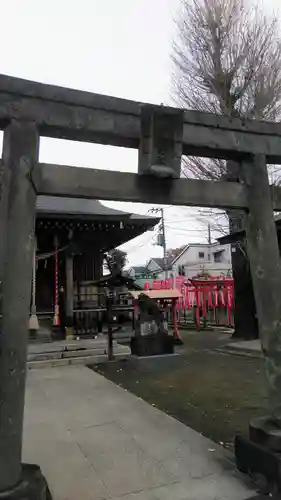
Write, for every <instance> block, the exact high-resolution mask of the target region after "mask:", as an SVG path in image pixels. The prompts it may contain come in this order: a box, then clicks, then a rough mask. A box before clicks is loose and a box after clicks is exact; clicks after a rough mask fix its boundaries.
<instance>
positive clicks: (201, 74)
mask: <svg viewBox="0 0 281 500" xmlns="http://www.w3.org/2000/svg"><path fill="white" fill-rule="evenodd" d="M177 28H178V36H177V38H176V40H175V42H174V44H173V55H172V57H173V62H174V75H173V84H174V85H173V86H174V97H175V99H176V100H177V102H178V104H180V105H182V106H183V107H185V108H188V109H196V110H198V111H209V112H212V113H219V114H225V115H228V116H238V117H240V116H243V117H246V118H250V119H260V120H264V119H265V120H274V121H275V120H277V119H279V118H280V115H281V43H280V42H281V40H280V37H279V31H278V18H277V16H274V15H272V16H266V15H265V14H263V13H262V12H261V10H260V8H259V7H258V6H255V7H253V6H251V5H250V4H249V2H247V1H246V0H182V6H181V10H180V13H179V16H178V19H177ZM226 169H227V166H226V163H225V162H224V161H221V160H215V161H214V160H203V159H201V158H188V159H186V161H185V162H184V175H186V176H195V177H197V178H198V177H199V178H209V179H214V180H217V179H219V178H220V177H221V176H222V175H225V174H226Z"/></svg>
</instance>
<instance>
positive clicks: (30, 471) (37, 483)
mask: <svg viewBox="0 0 281 500" xmlns="http://www.w3.org/2000/svg"><path fill="white" fill-rule="evenodd" d="M0 500H52V496H51V493H50V490H49V488H48V484H47V481H46V479H45V477H44V476H43V474H42V472H41V469H40V467H39V466H38V465H33V464H23V465H22V479H21V481H20V483H19V484H18V485H17V486H15V487H14V488H13V489H11V490H9V491H0Z"/></svg>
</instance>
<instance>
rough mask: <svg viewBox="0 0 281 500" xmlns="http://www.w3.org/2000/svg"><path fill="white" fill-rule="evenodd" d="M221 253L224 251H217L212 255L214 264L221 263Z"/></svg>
mask: <svg viewBox="0 0 281 500" xmlns="http://www.w3.org/2000/svg"><path fill="white" fill-rule="evenodd" d="M223 253H224V250H219V252H215V253H214V261H215V262H222V261H223Z"/></svg>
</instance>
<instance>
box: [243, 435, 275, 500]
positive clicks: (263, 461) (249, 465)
mask: <svg viewBox="0 0 281 500" xmlns="http://www.w3.org/2000/svg"><path fill="white" fill-rule="evenodd" d="M235 458H236V466H237V469H238V470H239V471H240V472H243V473H244V474H249V475H250V476H251V477H253V478H254V479H256V478H257V479H258V480H259V482H260V481H261V482H262V488H263V489H264V490H265V492H266V493H269V492H276V493H277V492H278V494H279V495H280V492H281V453H277V452H275V451H273V450H270V449H269V448H266V447H265V446H262V445H261V444H258V443H255V442H253V441H251V440H250V439H247V438H244V437H243V436H236V437H235ZM257 498H259V497H257ZM261 498H262V497H261ZM278 498H280V496H279V497H278Z"/></svg>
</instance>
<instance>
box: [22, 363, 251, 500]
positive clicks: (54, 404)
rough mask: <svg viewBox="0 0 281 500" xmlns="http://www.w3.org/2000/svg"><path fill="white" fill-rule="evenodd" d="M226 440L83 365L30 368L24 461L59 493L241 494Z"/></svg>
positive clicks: (125, 498) (95, 498) (59, 498)
mask: <svg viewBox="0 0 281 500" xmlns="http://www.w3.org/2000/svg"><path fill="white" fill-rule="evenodd" d="M225 453H226V452H224V451H223V450H222V449H221V448H220V447H218V446H216V445H215V444H214V443H212V442H211V441H209V440H207V439H205V438H203V437H202V436H201V435H200V434H198V433H196V432H194V431H192V430H191V429H189V428H187V427H186V426H184V425H183V424H181V423H179V422H177V421H176V420H174V419H172V418H170V417H168V416H167V415H165V414H164V413H162V412H160V411H158V410H157V409H155V408H153V407H152V406H150V405H148V404H147V403H145V402H144V401H142V400H141V399H139V398H137V397H135V396H134V395H132V394H130V393H128V392H126V391H125V390H123V389H121V388H120V387H117V386H115V385H114V384H112V383H111V382H109V381H108V380H106V379H105V378H103V377H101V376H100V375H98V374H96V373H94V372H93V371H91V370H88V369H87V368H86V367H83V366H73V367H71V366H68V367H61V368H50V369H45V370H31V371H30V372H29V373H28V383H27V393H26V410H25V427H24V450H23V458H24V460H25V461H29V462H33V463H34V462H35V463H38V464H40V465H41V467H42V470H43V472H44V474H45V476H46V477H47V480H48V482H49V486H50V489H51V492H52V494H53V499H54V500H79V499H81V500H103V499H104V500H106V499H109V498H112V499H117V498H120V500H121V499H122V500H166V499H167V500H168V499H169V500H184V499H186V500H191V499H192V500H193V499H194V500H195V499H196V500H211V499H212V500H214V499H216V500H223V499H224V500H240V499H241V500H242V499H244V498H248V497H250V496H252V495H253V494H254V491H253V486H252V485H251V484H250V483H248V484H246V480H245V479H244V477H241V476H239V475H238V474H237V473H236V472H235V470H234V466H233V463H232V462H231V461H230V460H229V459H228V458H227V455H226V454H225Z"/></svg>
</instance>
